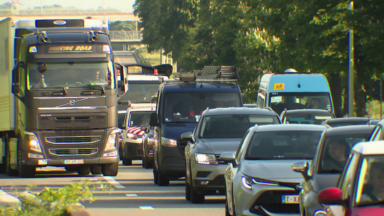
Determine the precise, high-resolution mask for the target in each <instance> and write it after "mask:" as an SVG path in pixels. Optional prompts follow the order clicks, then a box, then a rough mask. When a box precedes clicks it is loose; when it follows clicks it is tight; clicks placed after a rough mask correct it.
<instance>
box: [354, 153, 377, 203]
mask: <svg viewBox="0 0 384 216" xmlns="http://www.w3.org/2000/svg"><path fill="white" fill-rule="evenodd" d="M383 179H384V155H377V156H365V157H364V159H363V161H362V166H361V172H360V176H359V178H358V182H357V184H356V185H357V193H356V199H355V200H356V204H357V205H369V204H374V203H377V202H380V201H381V202H383V201H384V181H383Z"/></svg>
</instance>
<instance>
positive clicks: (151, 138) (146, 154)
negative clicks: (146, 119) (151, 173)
mask: <svg viewBox="0 0 384 216" xmlns="http://www.w3.org/2000/svg"><path fill="white" fill-rule="evenodd" d="M143 131H144V135H143V139H142V140H143V144H142V146H143V158H142V161H143V162H142V165H143V168H146V169H147V168H153V148H154V146H155V145H156V143H157V135H158V133H156V130H155V127H151V126H149V127H144V128H143Z"/></svg>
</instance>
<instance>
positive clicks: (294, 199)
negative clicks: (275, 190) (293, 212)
mask: <svg viewBox="0 0 384 216" xmlns="http://www.w3.org/2000/svg"><path fill="white" fill-rule="evenodd" d="M281 202H282V203H286V204H299V196H281Z"/></svg>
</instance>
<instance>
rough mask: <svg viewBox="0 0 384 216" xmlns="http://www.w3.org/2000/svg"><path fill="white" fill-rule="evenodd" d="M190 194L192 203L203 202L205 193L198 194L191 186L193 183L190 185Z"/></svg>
mask: <svg viewBox="0 0 384 216" xmlns="http://www.w3.org/2000/svg"><path fill="white" fill-rule="evenodd" d="M189 187H190V196H191V198H190V199H191V202H192V203H204V202H205V195H204V194H198V193H197V192H196V191H195V189H194V188H193V184H191V185H190V186H189Z"/></svg>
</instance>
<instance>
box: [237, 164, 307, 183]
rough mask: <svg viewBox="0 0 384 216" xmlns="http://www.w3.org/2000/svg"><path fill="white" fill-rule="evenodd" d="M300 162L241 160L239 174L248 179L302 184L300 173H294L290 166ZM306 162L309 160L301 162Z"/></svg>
mask: <svg viewBox="0 0 384 216" xmlns="http://www.w3.org/2000/svg"><path fill="white" fill-rule="evenodd" d="M297 161H301V160H297V159H294V160H283V159H280V160H243V161H242V163H241V164H240V166H241V167H240V169H241V172H242V173H244V174H245V175H247V176H250V177H256V178H261V179H268V180H274V181H280V182H303V181H304V179H303V176H302V174H301V173H298V172H294V171H293V170H292V168H291V165H292V164H293V163H295V162H297ZM303 161H308V163H310V160H303Z"/></svg>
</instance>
